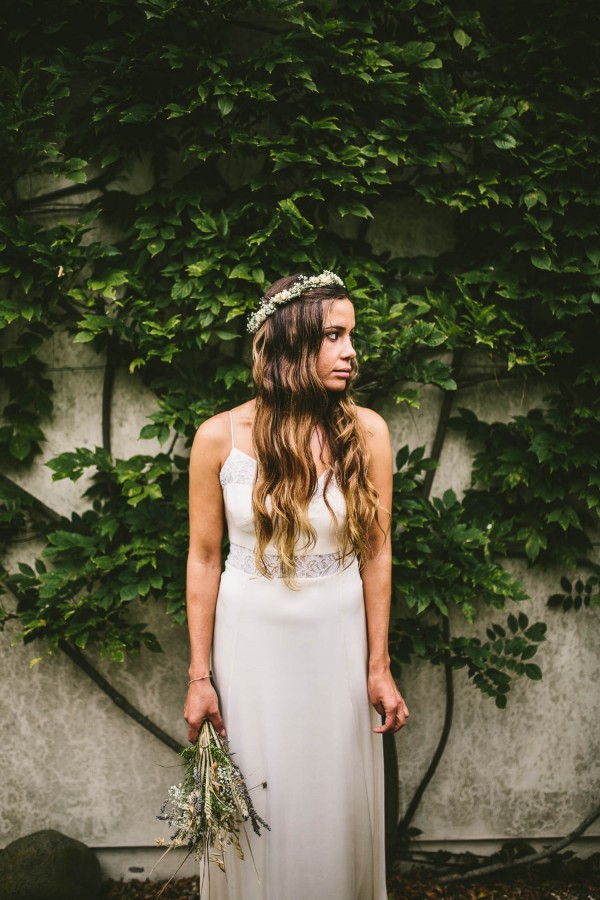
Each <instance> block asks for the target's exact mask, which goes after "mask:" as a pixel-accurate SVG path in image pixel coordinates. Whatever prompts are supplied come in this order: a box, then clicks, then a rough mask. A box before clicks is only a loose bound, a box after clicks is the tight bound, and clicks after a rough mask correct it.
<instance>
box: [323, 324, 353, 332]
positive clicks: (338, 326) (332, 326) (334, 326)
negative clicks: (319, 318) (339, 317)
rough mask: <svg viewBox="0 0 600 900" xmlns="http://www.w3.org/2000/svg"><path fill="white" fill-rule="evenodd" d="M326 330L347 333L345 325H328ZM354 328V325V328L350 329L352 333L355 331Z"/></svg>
mask: <svg viewBox="0 0 600 900" xmlns="http://www.w3.org/2000/svg"><path fill="white" fill-rule="evenodd" d="M325 328H337V329H338V331H346V330H347V329H346V326H345V325H326V326H325ZM354 328H355V326H354V325H353V326H352V328H350V331H354Z"/></svg>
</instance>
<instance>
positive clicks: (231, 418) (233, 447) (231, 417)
mask: <svg viewBox="0 0 600 900" xmlns="http://www.w3.org/2000/svg"><path fill="white" fill-rule="evenodd" d="M229 421H230V422H231V449H232V450H235V441H234V439H233V416H232V415H231V410H229Z"/></svg>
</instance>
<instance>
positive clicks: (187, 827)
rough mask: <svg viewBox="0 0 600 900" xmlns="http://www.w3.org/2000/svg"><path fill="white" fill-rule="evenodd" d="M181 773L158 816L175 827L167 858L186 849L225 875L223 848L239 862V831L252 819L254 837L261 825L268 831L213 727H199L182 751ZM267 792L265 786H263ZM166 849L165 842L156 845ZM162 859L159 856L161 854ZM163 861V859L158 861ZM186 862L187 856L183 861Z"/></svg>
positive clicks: (207, 722) (170, 789) (160, 841)
mask: <svg viewBox="0 0 600 900" xmlns="http://www.w3.org/2000/svg"><path fill="white" fill-rule="evenodd" d="M180 756H181V757H182V759H183V765H184V774H183V778H182V780H181V781H180V782H179V784H175V785H173V787H171V788H169V796H168V799H167V800H165V802H164V803H163V805H162V808H161V812H160V815H159V816H158V817H157V818H159V819H162V820H163V821H166V822H168V824H169V825H170V826H171V827H174V828H175V831H174V833H173V834H172V835H171V836H170V838H169V842H168V844H167V850H166V851H165V854H166V853H168V852H169V850H172V849H173V848H174V847H187V849H188V856H189V855H190V854H191V853H193V854H194V858H195V859H196V860H197V861H198V862H200V861H202V860H203V859H204V860H206V859H207V858H208V859H210V861H211V862H215V863H216V864H217V865H218V866H219V868H220V869H222V871H223V872H224V871H225V852H224V851H225V849H226V848H227V847H228V846H229V845H231V846H232V847H233V848H234V850H235V851H236V853H237V855H238V856H239V858H240V859H243V858H244V851H243V850H242V847H241V844H240V827H241V828H244V824H243V823H244V822H247V821H248V820H250V822H251V824H252V828H253V830H254V832H255V833H256V834H258V835H260V833H261V832H260V829H261V826H262V827H263V828H266V829H267V830H268V831H270V830H271V829H270V826H269V825H267V823H266V822H265V821H264V819H262V818H261V817H260V816H259V815H258V813H257V812H256V810H255V809H254V804H253V803H252V800H251V799H250V793H249V791H248V788H247V786H246V782H245V781H244V777H243V775H242V773H241V772H240V770H239V768H238V766H236V765H235V763H234V762H233V760H232V758H231V755H230V753H229V746H228V743H227V741H226V740H225V739H224V738H222V737H221V736H220V735H219V734H218V733H217V731H216V730H215V728H214V726H213V724H212V722H210V721H209V720H208V719H206V720H205V721H204V722H203V723H202V727H201V728H200V733H199V735H198V739H197V741H196V743H195V744H194V746H193V747H185V748H184V749H183V750H182V751H181V754H180ZM264 786H265V787H266V785H264ZM157 843H158V844H159V845H161V844H162V845H163V846H164V845H165V841H164V840H163V839H160V840H159V841H157ZM165 854H163V856H164V855H165ZM161 858H162V857H161ZM186 859H187V857H186Z"/></svg>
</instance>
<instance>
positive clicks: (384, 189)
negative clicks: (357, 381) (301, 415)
mask: <svg viewBox="0 0 600 900" xmlns="http://www.w3.org/2000/svg"><path fill="white" fill-rule="evenodd" d="M598 16H599V13H598V12H597V10H596V9H595V7H594V6H593V4H589V3H587V2H584V0H574V2H573V3H571V4H569V5H568V6H567V5H563V4H555V5H553V6H552V7H549V6H548V4H547V3H544V2H541V0H533V2H531V3H529V4H528V6H527V16H526V17H524V16H523V15H522V9H521V6H520V5H519V6H517V4H516V3H514V2H513V0H509V2H508V3H504V4H497V3H495V4H493V3H491V2H487V0H482V2H479V3H474V2H473V3H468V4H464V3H463V4H452V5H449V4H446V3H444V2H439V0H404V2H401V3H397V2H386V0H382V2H380V3H377V4H373V3H369V2H367V0H349V2H347V3H344V4H335V3H332V2H314V3H313V2H306V3H297V2H290V0H270V2H267V3H263V4H256V3H252V2H248V3H243V2H233V0H210V2H207V3H203V4H198V3H192V2H188V0H179V2H177V0H175V2H173V0H100V2H97V3H94V4H91V5H89V4H88V5H84V4H81V3H80V2H78V0H57V2H55V3H54V4H52V6H51V7H44V9H43V10H42V9H41V8H40V7H39V4H36V3H34V2H33V0H19V2H16V0H9V2H7V3H5V4H4V5H3V9H2V12H1V13H0V19H1V20H2V21H1V25H2V34H3V54H2V66H1V67H0V79H1V82H2V100H1V102H0V127H1V128H2V132H3V134H4V135H5V140H4V143H3V145H2V147H1V148H0V161H1V164H2V176H1V186H0V197H1V200H0V242H1V245H2V258H1V261H0V278H1V282H0V284H1V293H0V326H1V328H2V333H3V338H2V345H1V367H2V373H3V376H4V382H5V398H4V406H3V411H2V425H1V427H0V456H1V458H2V462H3V469H4V473H5V474H4V475H3V477H2V480H1V482H0V493H1V499H2V507H1V510H0V538H1V539H2V541H3V542H4V543H5V544H6V545H8V544H11V543H12V542H14V541H15V540H16V539H26V538H27V537H31V536H33V535H35V536H37V537H41V538H42V539H43V542H44V545H45V548H44V550H43V551H42V553H41V554H40V556H39V558H38V559H37V560H36V561H35V563H34V564H33V565H29V564H26V563H20V564H19V565H18V567H17V568H15V569H14V570H13V569H11V571H10V572H5V578H4V584H5V590H6V592H7V599H6V602H5V604H4V607H5V608H4V613H3V616H4V619H5V620H7V619H8V618H16V619H18V623H19V627H20V629H21V634H22V638H23V640H24V641H25V642H33V641H36V647H43V646H46V647H49V648H51V649H52V648H59V647H62V648H63V649H64V648H65V647H69V648H71V650H72V651H76V652H81V651H85V649H86V648H87V647H89V646H91V645H96V646H97V647H98V648H99V650H100V652H101V654H102V655H103V656H104V657H105V658H108V659H111V660H115V661H119V660H122V659H124V657H125V655H126V654H127V653H128V652H131V651H137V650H139V649H141V648H146V649H148V650H151V651H159V650H160V646H159V642H158V640H157V638H156V636H155V635H153V634H152V633H151V632H150V631H149V630H148V628H147V627H146V626H145V625H143V624H140V623H139V622H138V621H137V620H135V621H134V619H133V617H131V616H130V610H131V605H132V603H134V602H137V601H138V600H142V601H143V600H144V599H146V598H148V597H157V598H159V599H160V600H161V601H162V602H163V603H164V607H165V612H166V613H167V614H168V615H169V616H171V617H172V618H173V619H174V620H175V621H177V622H182V621H183V619H184V615H185V610H184V585H183V559H184V557H185V553H186V528H187V513H186V469H187V449H188V448H189V445H190V442H191V439H192V437H193V434H194V432H195V430H196V428H197V427H198V425H199V424H200V423H201V422H202V421H203V420H204V419H205V418H207V417H208V416H210V415H213V414H214V413H216V412H218V411H220V410H222V409H225V408H229V407H231V406H232V405H234V404H236V403H238V402H241V401H243V400H244V399H246V398H247V397H248V396H249V394H250V391H251V384H250V372H249V350H250V346H249V338H248V337H247V335H246V334H245V329H244V325H245V319H246V315H247V313H248V311H249V310H250V309H252V308H253V307H254V306H255V304H256V302H257V299H258V297H259V296H260V294H261V292H262V290H263V289H264V288H265V287H266V286H267V285H268V283H270V281H272V280H273V279H274V278H276V277H278V276H280V275H281V274H283V273H289V272H294V271H299V270H302V269H307V270H309V271H313V270H321V269H323V268H331V269H333V270H336V271H339V272H340V273H342V274H343V276H344V279H345V281H346V283H347V285H348V287H349V289H350V291H351V294H352V296H353V298H354V300H355V304H356V312H357V322H358V334H359V343H358V350H359V354H360V357H361V363H362V377H361V400H362V401H363V402H366V403H370V404H375V405H377V404H378V403H380V402H382V401H383V400H384V399H385V400H389V399H391V398H393V399H395V400H396V402H397V403H398V404H400V410H402V409H403V408H407V407H412V408H413V409H415V410H418V408H419V405H420V402H421V397H422V394H423V390H424V389H425V388H427V389H432V388H433V389H435V390H437V391H439V393H440V395H442V396H443V397H444V401H443V403H442V410H445V413H444V420H443V423H442V424H443V427H442V428H441V429H438V436H439V441H438V443H437V446H434V449H433V451H432V452H431V453H430V455H429V456H427V455H426V453H425V448H423V447H421V448H412V449H409V448H408V447H403V448H401V449H400V451H399V453H398V456H397V468H398V472H397V474H396V476H395V494H394V513H395V521H396V523H397V525H398V532H397V537H396V541H395V546H394V576H395V577H394V585H395V587H394V590H395V594H394V621H393V634H392V637H393V648H392V649H393V653H394V660H395V665H396V667H397V670H398V667H401V666H403V665H406V664H408V663H409V662H410V660H411V659H413V658H414V657H415V656H419V657H421V658H423V659H427V660H429V661H430V662H431V663H433V664H441V665H444V666H445V667H446V669H447V670H448V671H451V670H452V669H460V668H463V669H464V670H465V671H466V673H467V676H468V677H469V679H470V680H471V681H472V683H473V684H474V685H475V686H476V687H477V688H478V689H479V690H481V691H482V692H483V693H484V694H486V695H489V696H491V697H493V698H494V700H495V702H496V704H497V706H498V707H500V708H502V707H504V706H505V705H506V701H507V696H508V693H509V690H510V686H511V683H512V679H513V678H514V677H515V676H517V677H518V676H525V677H528V678H530V679H533V680H537V679H539V678H540V677H541V674H542V670H541V668H540V667H539V666H538V665H537V663H534V662H532V659H533V657H534V656H535V655H536V651H537V649H538V646H539V644H540V643H541V642H542V641H543V640H544V636H545V632H546V624H545V623H543V622H531V621H530V620H529V617H528V615H527V613H526V612H525V611H524V610H525V608H526V601H527V595H526V594H525V592H524V591H523V588H522V587H521V585H520V584H519V583H518V581H517V580H516V579H515V578H514V577H513V576H512V575H510V574H509V573H508V570H507V569H505V568H504V567H503V560H504V559H506V558H509V557H520V558H523V559H524V560H526V561H527V562H528V564H530V565H539V564H542V565H543V564H545V563H547V562H548V561H552V563H553V564H556V563H559V564H560V565H561V566H562V568H563V570H564V575H563V581H562V582H561V584H562V588H563V591H564V592H565V593H564V594H561V595H558V594H555V595H553V596H552V597H551V598H550V600H549V606H550V609H549V612H548V619H549V621H550V622H551V623H552V627H557V625H556V616H557V610H558V608H559V606H560V607H561V608H565V609H567V608H572V609H573V610H577V609H585V608H586V607H588V606H590V605H596V604H597V600H598V592H597V584H598V581H597V576H598V574H599V573H598V567H597V564H596V562H595V559H594V552H593V550H594V547H593V537H592V536H593V534H594V529H595V528H597V525H598V504H599V502H600V478H599V476H598V474H597V472H596V466H595V459H594V448H595V447H597V446H598V438H599V437H600V435H599V429H600V425H599V411H598V404H597V399H596V393H597V390H598V381H599V379H600V368H599V362H598V354H597V349H596V341H595V334H596V331H595V325H596V322H597V313H596V308H597V305H598V303H599V302H600V279H599V271H598V265H599V263H600V243H599V241H598V236H597V215H598V213H597V209H598V204H599V201H600V189H599V184H598V171H600V170H599V168H598V163H599V155H600V138H599V137H598V135H597V133H596V132H595V131H594V129H593V125H592V123H593V122H594V120H595V119H594V111H595V110H597V104H598V95H599V87H600V85H599V81H598V76H597V72H595V71H594V69H593V65H594V63H593V60H595V58H597V51H598V48H597V47H596V49H595V51H594V50H593V49H591V48H590V50H589V52H581V45H582V42H584V43H586V44H587V45H590V44H591V42H592V36H593V35H597V34H600V29H599V28H598V24H599V23H598V21H597V20H598ZM407 201H411V202H412V203H417V204H419V205H420V206H421V207H422V208H423V209H424V210H426V211H427V210H430V211H431V215H432V216H434V217H435V216H437V215H439V214H444V215H446V216H449V217H450V218H451V221H452V223H453V229H454V235H455V241H454V245H453V247H452V248H451V249H447V250H445V251H444V252H442V253H441V254H440V255H438V256H434V255H426V254H422V255H419V256H410V257H409V256H403V255H398V254H394V253H392V252H391V251H390V250H381V251H377V250H376V249H374V247H375V243H376V242H374V240H373V233H372V230H371V229H372V227H373V223H377V222H378V221H380V220H381V218H382V217H385V216H386V215H387V213H386V210H388V209H389V207H390V204H392V205H400V208H403V207H402V204H405V203H406V202H407ZM58 331H60V332H66V333H67V334H68V335H69V336H70V339H71V340H72V341H73V342H74V343H76V344H78V343H83V344H87V345H88V347H89V349H90V352H91V353H94V354H97V357H98V359H99V360H101V361H102V364H103V365H104V366H105V372H106V374H105V379H104V398H103V404H102V415H103V428H102V434H103V441H102V445H101V446H98V447H78V448H72V449H69V450H68V451H65V452H63V453H59V454H58V455H56V456H54V457H53V458H51V459H49V460H48V461H47V464H48V465H49V466H50V468H51V469H52V472H53V477H54V478H55V479H57V480H60V479H71V480H72V481H79V480H80V479H81V478H82V476H83V475H84V474H85V475H86V476H88V477H87V478H86V480H85V483H86V488H85V492H84V496H85V498H86V501H87V505H86V508H85V511H84V512H80V513H73V515H71V516H65V517H63V516H58V515H57V514H56V513H54V512H53V510H52V509H50V508H48V507H47V506H46V505H45V503H42V502H41V500H40V499H39V498H36V497H34V496H32V495H31V494H30V493H28V491H27V490H26V485H27V472H28V470H29V467H30V466H31V465H32V464H37V463H38V462H39V460H40V458H41V454H43V452H44V439H45V438H44V429H45V427H46V425H47V423H48V422H49V420H50V418H51V416H52V414H53V412H52V411H53V407H52V401H53V384H52V380H51V377H50V374H49V371H48V368H47V365H46V363H45V362H44V358H45V357H44V352H43V351H44V348H45V347H46V346H47V344H48V341H49V340H50V339H51V338H52V337H53V335H55V334H56V333H57V332H58ZM469 354H471V357H473V358H477V359H481V358H482V357H483V359H484V362H485V366H484V367H483V368H482V369H481V373H480V374H477V375H476V376H473V375H468V374H466V373H467V371H471V370H467V367H466V366H461V365H460V364H457V361H458V362H460V360H464V359H465V357H466V356H468V355H469ZM473 354H476V355H477V356H476V357H474V356H473ZM117 366H120V367H126V369H127V370H128V371H129V373H130V374H131V377H135V378H141V379H142V380H143V382H144V384H145V385H146V386H147V388H148V389H149V390H150V391H152V392H153V394H154V396H155V398H156V408H155V411H154V412H153V413H152V415H151V416H150V419H149V421H148V423H147V424H145V425H144V427H143V429H142V432H141V438H143V439H145V438H157V439H158V441H159V442H160V444H161V446H162V450H161V452H160V453H157V454H155V453H151V452H147V453H140V454H138V455H136V456H133V457H130V458H119V456H118V448H116V447H113V446H112V443H111V398H112V392H113V387H114V373H115V370H116V367H117ZM486 378H493V379H494V380H495V381H496V382H500V381H505V382H506V383H507V384H510V383H514V384H515V385H516V386H519V385H522V384H523V383H525V382H526V381H529V382H535V383H536V384H537V383H540V384H541V385H543V386H545V395H546V396H545V399H544V401H543V402H542V403H541V404H540V405H539V407H538V408H536V409H534V410H532V411H530V412H529V413H527V414H525V415H519V416H517V417H514V418H513V419H511V420H510V421H508V422H484V421H481V420H479V419H478V418H477V416H476V415H475V414H474V412H473V411H471V410H469V409H468V408H464V405H463V402H462V396H463V394H464V390H465V389H466V388H469V387H472V386H473V384H474V383H475V382H476V381H477V380H480V381H481V380H485V379H486ZM447 399H449V400H450V403H446V400H447ZM450 406H452V409H450ZM447 428H452V429H459V430H460V431H462V432H463V433H464V434H465V435H466V437H467V438H468V440H469V441H471V442H472V446H473V449H474V454H475V456H474V465H473V473H472V482H471V485H470V486H469V488H468V489H467V491H466V493H465V495H464V497H463V498H462V499H459V498H458V497H457V496H456V494H455V493H454V492H453V491H447V492H446V493H445V494H444V495H443V496H441V497H440V496H436V495H435V491H434V492H433V493H432V479H433V475H434V473H435V467H436V465H437V461H438V460H439V455H440V453H441V449H442V445H443V439H444V434H445V433H446V429H447ZM436 440H437V439H436ZM584 582H585V583H584ZM580 584H581V588H580V587H579V585H580ZM573 585H574V586H575V588H574V589H575V591H576V598H575V599H574V601H573V602H572V605H571V606H570V607H569V606H568V603H567V595H568V596H570V595H571V593H572V590H573ZM559 596H560V597H561V598H562V599H561V600H560V602H559V600H558V599H557V597H559ZM577 597H579V598H581V599H580V601H578V600H577ZM509 600H514V601H519V603H521V604H522V606H521V607H520V609H521V610H522V611H521V612H515V611H512V607H511V609H510V611H507V609H506V607H507V601H509ZM452 610H458V611H460V613H461V614H462V616H463V618H464V620H465V633H464V634H451V633H450V631H449V626H448V615H449V613H450V612H451V611H452ZM478 617H479V618H483V620H484V621H485V623H486V624H487V630H486V634H487V640H486V641H482V640H481V638H477V637H474V636H473V633H472V630H470V629H469V624H470V623H472V622H473V621H475V620H476V619H477V618H478ZM497 619H498V621H496V620H497ZM39 652H43V651H42V650H40V651H39ZM404 824H405V826H406V827H407V826H408V822H405V823H404Z"/></svg>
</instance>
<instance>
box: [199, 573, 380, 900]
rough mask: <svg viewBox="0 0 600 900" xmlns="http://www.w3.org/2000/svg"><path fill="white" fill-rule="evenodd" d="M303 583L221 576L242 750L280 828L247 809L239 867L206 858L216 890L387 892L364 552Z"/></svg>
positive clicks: (369, 896) (217, 637)
mask: <svg viewBox="0 0 600 900" xmlns="http://www.w3.org/2000/svg"><path fill="white" fill-rule="evenodd" d="M298 587H299V589H298V590H292V589H289V588H287V587H286V586H285V585H284V583H283V582H282V581H281V579H278V578H273V579H268V578H265V577H263V576H261V575H249V574H247V573H246V572H244V571H241V570H239V569H236V568H234V567H232V566H230V565H229V564H228V565H227V567H226V569H225V571H224V572H223V575H222V578H221V583H220V589H219V595H218V599H217V607H216V619H215V630H214V639H213V660H212V666H213V672H214V678H215V684H216V688H217V692H218V694H219V699H220V706H221V712H222V714H223V719H224V721H225V726H226V728H227V737H228V740H229V746H230V750H231V752H232V754H233V757H234V760H235V762H236V763H237V764H238V765H239V767H240V769H241V771H242V773H243V775H244V777H245V780H246V783H247V785H248V787H249V789H250V792H251V796H252V799H253V802H254V806H255V807H256V810H257V812H258V813H259V815H260V816H262V818H263V819H265V820H266V821H267V822H268V823H269V825H270V826H271V831H266V830H264V829H263V831H262V835H261V836H260V837H257V836H256V835H254V833H253V832H252V827H251V825H250V823H247V824H246V833H247V839H246V838H244V837H243V838H242V846H243V848H244V851H245V857H246V858H245V859H244V860H239V859H238V857H237V855H236V853H235V851H234V850H233V849H232V848H228V850H227V851H226V854H225V865H226V873H225V874H223V873H222V872H221V871H220V870H219V869H218V868H217V867H216V866H215V865H210V866H209V867H203V869H202V871H201V885H202V887H201V898H202V900H209V898H210V900H385V898H386V897H387V894H386V889H385V861H384V818H383V751H382V743H381V741H382V736H381V735H380V734H373V731H372V729H373V727H375V726H376V725H378V724H379V722H380V719H379V716H378V715H377V713H376V712H375V710H373V708H372V707H371V705H370V703H369V699H368V695H367V676H366V673H367V636H366V623H365V609H364V600H363V588H362V581H361V578H360V573H359V569H358V564H357V562H356V560H354V561H353V562H351V563H350V564H349V565H348V566H347V567H346V568H343V569H338V570H337V571H336V572H335V573H333V574H330V575H325V576H323V577H306V578H300V579H298ZM247 840H249V843H250V847H249V848H248V843H247ZM250 851H251V852H250Z"/></svg>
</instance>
